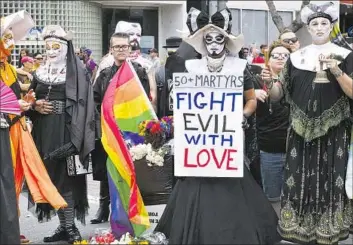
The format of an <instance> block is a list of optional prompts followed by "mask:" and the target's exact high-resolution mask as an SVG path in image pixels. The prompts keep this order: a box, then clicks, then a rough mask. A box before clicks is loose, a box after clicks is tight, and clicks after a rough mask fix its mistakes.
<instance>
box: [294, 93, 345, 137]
mask: <svg viewBox="0 0 353 245" xmlns="http://www.w3.org/2000/svg"><path fill="white" fill-rule="evenodd" d="M288 102H289V104H290V108H291V116H290V117H291V125H292V127H293V129H294V131H295V132H296V133H297V134H299V135H300V136H302V137H303V138H304V139H305V140H307V141H312V140H313V139H316V138H319V137H322V136H324V135H325V134H326V133H327V132H328V130H329V129H330V128H332V127H335V126H337V125H339V124H340V123H341V122H342V121H343V120H345V119H349V118H350V116H351V112H350V106H349V101H348V98H347V97H346V96H345V95H344V96H342V97H341V98H340V99H339V100H338V101H337V102H336V103H335V104H334V105H333V106H331V108H330V109H327V110H325V111H324V112H323V113H322V114H321V115H320V116H319V117H314V118H309V117H308V116H307V115H306V114H305V112H303V111H302V110H301V109H300V108H299V107H298V106H297V105H296V104H295V103H294V102H293V101H292V100H290V101H288Z"/></svg>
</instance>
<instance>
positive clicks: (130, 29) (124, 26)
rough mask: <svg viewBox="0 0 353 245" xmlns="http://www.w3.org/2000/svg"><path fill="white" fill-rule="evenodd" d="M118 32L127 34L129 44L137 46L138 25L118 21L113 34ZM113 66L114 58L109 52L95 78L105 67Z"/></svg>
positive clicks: (139, 28)
mask: <svg viewBox="0 0 353 245" xmlns="http://www.w3.org/2000/svg"><path fill="white" fill-rule="evenodd" d="M118 32H124V33H127V34H128V35H129V36H130V42H132V41H137V42H138V44H140V41H141V33H142V29H141V25H140V24H139V23H131V22H126V21H119V22H118V23H117V24H116V27H115V31H114V33H118ZM113 64H114V57H113V55H112V54H111V52H109V53H108V54H107V55H106V56H104V57H103V59H102V61H101V62H100V64H99V66H98V70H97V74H96V78H98V77H99V74H100V72H101V71H102V70H104V69H105V68H107V67H111V66H112V65H113Z"/></svg>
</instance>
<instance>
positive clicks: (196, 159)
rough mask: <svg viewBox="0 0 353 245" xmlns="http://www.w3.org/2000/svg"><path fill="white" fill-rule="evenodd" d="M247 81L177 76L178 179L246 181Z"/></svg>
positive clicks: (236, 77) (238, 77)
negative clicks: (198, 178)
mask: <svg viewBox="0 0 353 245" xmlns="http://www.w3.org/2000/svg"><path fill="white" fill-rule="evenodd" d="M235 70H236V69H235ZM243 79H244V78H243V71H239V72H238V74H237V73H236V71H235V72H234V73H232V74H231V75H230V74H222V73H207V74H193V73H174V74H173V82H174V94H173V97H174V151H175V152H174V156H175V164H174V174H175V176H190V177H191V176H195V177H243V158H244V157H243V154H244V153H243V144H244V139H243V137H244V136H243V128H242V120H243V83H244V80H243Z"/></svg>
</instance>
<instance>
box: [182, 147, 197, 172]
mask: <svg viewBox="0 0 353 245" xmlns="http://www.w3.org/2000/svg"><path fill="white" fill-rule="evenodd" d="M188 156H189V148H185V149H184V167H186V168H197V165H196V164H195V165H192V164H189V160H188V159H189V157H188Z"/></svg>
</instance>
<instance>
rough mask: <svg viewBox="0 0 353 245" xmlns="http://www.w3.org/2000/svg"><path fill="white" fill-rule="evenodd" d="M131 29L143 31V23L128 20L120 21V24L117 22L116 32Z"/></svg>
mask: <svg viewBox="0 0 353 245" xmlns="http://www.w3.org/2000/svg"><path fill="white" fill-rule="evenodd" d="M131 31H134V32H137V33H141V32H142V28H141V25H140V24H139V23H132V22H126V21H119V22H118V24H116V27H115V33H117V32H125V33H129V32H131Z"/></svg>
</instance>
